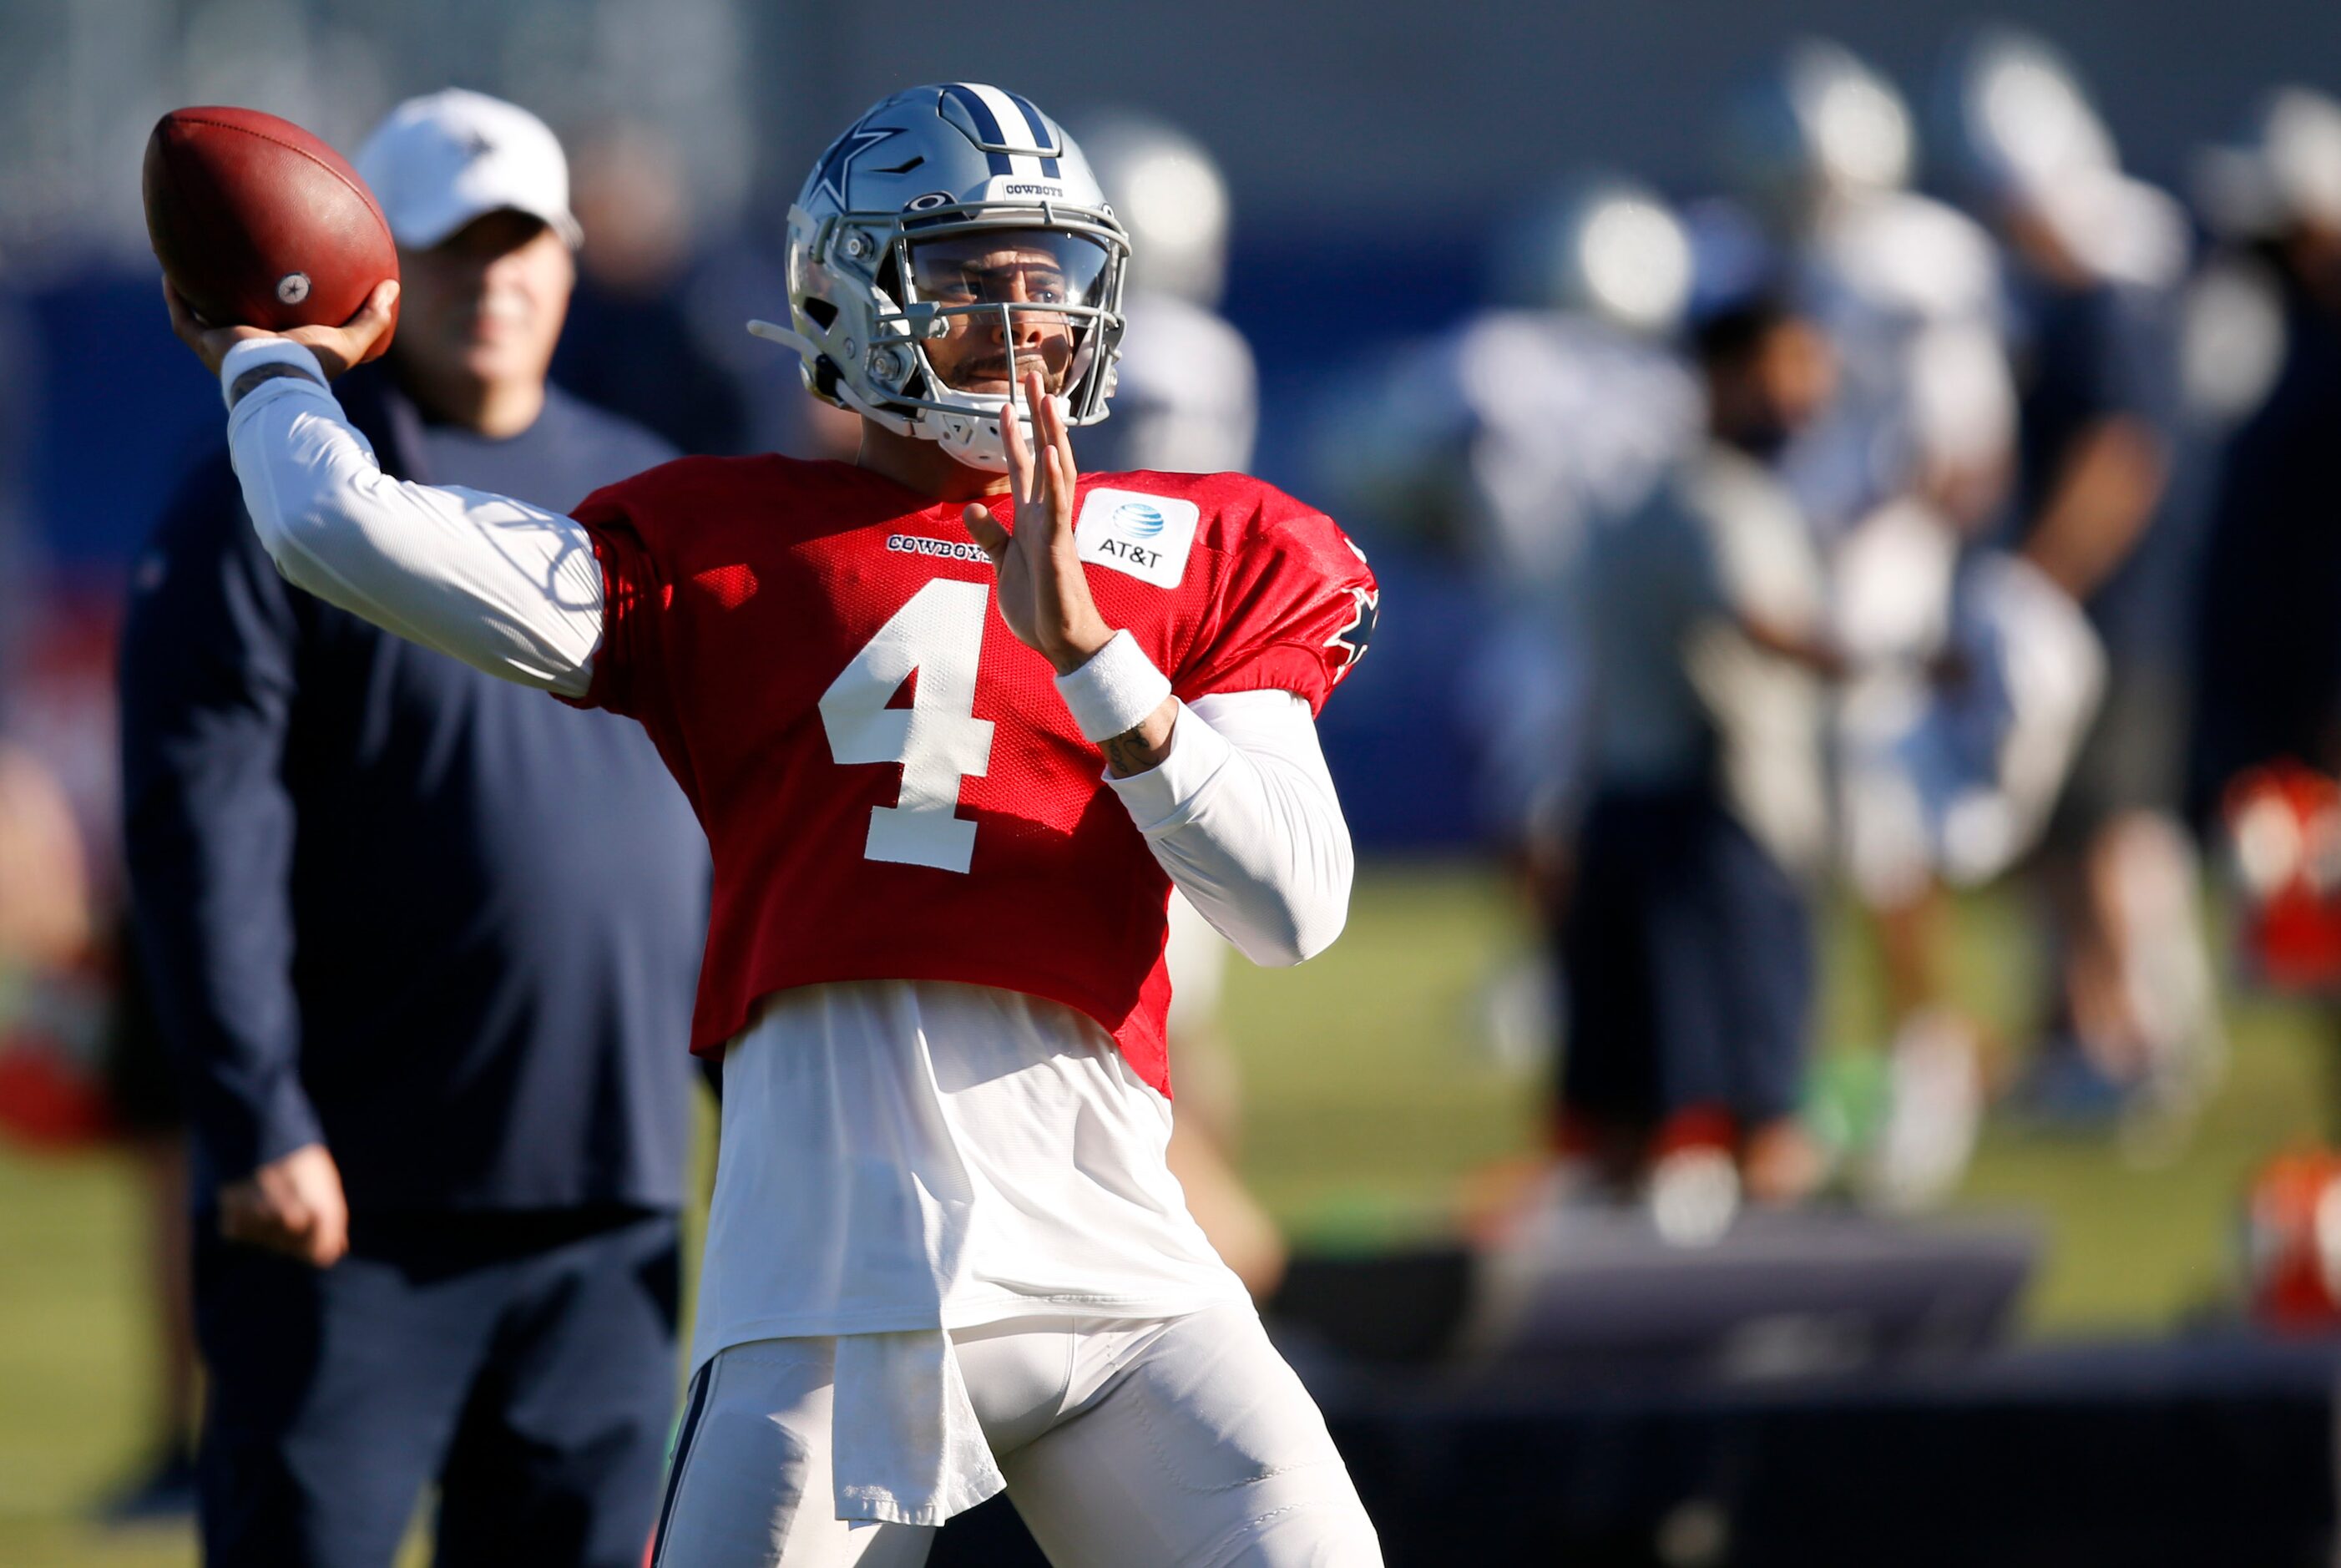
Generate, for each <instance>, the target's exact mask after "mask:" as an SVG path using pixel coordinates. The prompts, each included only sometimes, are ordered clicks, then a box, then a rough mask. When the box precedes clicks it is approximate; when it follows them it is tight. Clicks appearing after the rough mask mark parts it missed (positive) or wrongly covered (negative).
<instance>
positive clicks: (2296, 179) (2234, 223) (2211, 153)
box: [2195, 86, 2341, 240]
mask: <svg viewBox="0 0 2341 1568" xmlns="http://www.w3.org/2000/svg"><path fill="white" fill-rule="evenodd" d="M2195 185H2196V200H2197V203H2198V204H2199V205H2201V207H2202V209H2203V215H2204V217H2205V219H2206V220H2207V222H2208V223H2209V224H2210V225H2211V227H2212V228H2213V229H2214V230H2216V232H2218V233H2219V234H2221V235H2225V236H2226V237H2227V238H2230V239H2237V240H2251V239H2260V238H2266V237H2269V236H2272V235H2279V234H2282V233H2284V232H2286V231H2287V230H2290V229H2296V228H2301V227H2314V228H2319V229H2326V230H2333V231H2341V102H2336V100H2335V99H2333V98H2331V97H2329V96H2327V95H2326V94H2324V93H2321V92H2318V91H2317V90H2316V89H2315V88H2313V87H2302V86H2286V87H2279V88H2277V89H2276V91H2275V92H2273V93H2271V94H2269V95H2268V96H2267V97H2266V99H2265V100H2264V101H2263V102H2262V103H2261V105H2260V106H2259V109H2258V111H2257V113H2256V114H2255V115H2254V116H2253V119H2252V124H2251V126H2250V128H2249V130H2248V132H2247V133H2246V137H2245V140H2244V141H2243V143H2242V144H2241V145H2234V146H2226V147H2215V148H2212V149H2210V150H2208V151H2207V152H2206V153H2205V154H2204V155H2202V158H2201V160H2200V161H2199V163H2198V164H2197V168H2196V178H2195Z"/></svg>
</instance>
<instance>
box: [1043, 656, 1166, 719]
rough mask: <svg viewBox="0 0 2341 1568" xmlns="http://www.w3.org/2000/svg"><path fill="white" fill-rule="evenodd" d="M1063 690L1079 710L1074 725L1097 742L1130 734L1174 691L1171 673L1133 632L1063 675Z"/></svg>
mask: <svg viewBox="0 0 2341 1568" xmlns="http://www.w3.org/2000/svg"><path fill="white" fill-rule="evenodd" d="M1057 694H1058V695H1059V696H1061V697H1062V698H1064V699H1065V706H1067V707H1068V708H1071V710H1072V713H1073V723H1074V724H1078V725H1080V726H1081V734H1082V735H1083V736H1085V737H1086V738H1088V739H1090V740H1091V741H1099V742H1103V741H1109V740H1111V739H1112V738H1113V737H1114V736H1116V735H1122V734H1129V733H1130V732H1131V731H1132V730H1134V729H1136V728H1137V727H1138V726H1139V725H1140V724H1141V723H1143V722H1144V720H1145V718H1146V715H1147V714H1151V713H1152V712H1153V711H1154V710H1155V709H1157V708H1159V707H1161V705H1162V699H1163V698H1165V697H1167V696H1169V695H1170V677H1169V676H1167V675H1165V674H1163V673H1162V672H1161V671H1160V670H1158V669H1156V668H1155V667H1154V661H1153V660H1151V659H1150V658H1148V657H1147V656H1146V651H1145V650H1144V649H1142V648H1141V647H1140V646H1139V645H1138V639H1137V638H1135V637H1133V636H1131V634H1129V633H1128V632H1116V633H1115V634H1113V639H1112V641H1111V642H1109V643H1107V644H1106V645H1105V646H1104V647H1102V648H1100V649H1099V650H1098V651H1097V652H1096V653H1094V654H1091V655H1090V661H1089V663H1088V664H1083V665H1082V666H1081V668H1080V669H1078V670H1075V671H1074V672H1073V673H1072V674H1069V675H1059V676H1058V677H1057Z"/></svg>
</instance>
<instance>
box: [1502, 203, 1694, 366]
mask: <svg viewBox="0 0 2341 1568" xmlns="http://www.w3.org/2000/svg"><path fill="white" fill-rule="evenodd" d="M1690 285H1691V248H1690V239H1689V235H1687V234H1686V233H1685V231H1684V229H1683V225H1682V223H1681V220H1679V218H1677V217H1676V216H1675V214H1674V210H1673V209H1672V208H1671V207H1669V206H1668V205H1667V202H1666V198H1665V197H1663V196H1661V195H1659V194H1658V193H1657V192H1656V191H1653V190H1651V189H1650V188H1649V186H1647V185H1643V184H1641V183H1640V182H1639V181H1638V180H1633V179H1629V178H1627V177H1625V176H1623V175H1609V174H1590V173H1589V174H1582V175H1577V176H1575V177H1573V178H1571V179H1569V180H1568V181H1566V182H1564V183H1563V184H1561V185H1558V186H1556V187H1554V188H1553V189H1551V190H1549V191H1548V192H1546V193H1544V195H1543V196H1542V197H1541V198H1540V199H1539V201H1537V202H1536V203H1535V204H1534V205H1532V206H1530V207H1529V208H1528V209H1527V210H1525V211H1524V212H1522V213H1521V214H1520V215H1519V217H1518V218H1516V219H1515V220H1514V221H1513V222H1512V223H1511V224H1510V225H1509V226H1508V228H1507V229H1506V231H1505V234H1504V236H1503V239H1502V240H1501V242H1500V243H1499V245H1498V249H1497V263H1496V288H1497V293H1498V294H1499V295H1500V296H1501V297H1502V298H1503V299H1504V300H1505V302H1506V303H1508V304H1510V305H1519V306H1521V307H1522V308H1524V309H1528V310H1560V311H1589V312H1591V313H1592V314H1593V315H1598V316H1599V317H1600V318H1601V319H1602V320H1604V321H1607V322H1609V324H1610V325H1613V326H1616V327H1619V328H1620V329H1622V330H1624V331H1626V332H1629V333H1631V334H1633V335H1636V336H1639V337H1664V336H1666V335H1668V334H1669V333H1671V332H1673V331H1674V330H1675V328H1676V327H1677V326H1678V325H1680V324H1681V320H1682V314H1683V307H1684V305H1686V304H1687V303H1688V302H1689V298H1690Z"/></svg>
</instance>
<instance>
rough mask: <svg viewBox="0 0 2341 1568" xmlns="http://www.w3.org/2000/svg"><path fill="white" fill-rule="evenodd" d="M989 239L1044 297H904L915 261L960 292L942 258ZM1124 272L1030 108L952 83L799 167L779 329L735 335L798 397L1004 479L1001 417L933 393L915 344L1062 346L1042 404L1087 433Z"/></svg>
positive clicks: (1100, 199) (1087, 178) (1121, 238)
mask: <svg viewBox="0 0 2341 1568" xmlns="http://www.w3.org/2000/svg"><path fill="white" fill-rule="evenodd" d="M993 240H997V241H998V242H1000V243H1001V244H1004V245H1015V246H1017V247H1019V248H1021V249H1022V250H1024V251H1026V252H1028V253H1031V254H1035V255H1038V254H1040V253H1045V254H1046V255H1047V257H1048V259H1049V261H1050V263H1051V267H1052V269H1053V270H1054V272H1055V273H1056V274H1058V275H1059V276H1058V277H1057V279H1056V281H1055V282H1054V283H1053V284H1052V288H1051V297H1050V298H1048V299H1046V300H1041V299H1032V298H1022V299H1015V298H1009V297H1000V298H992V297H986V296H983V295H982V294H981V290H975V291H974V292H973V293H972V294H970V295H969V297H961V294H965V293H968V292H969V291H966V290H962V291H960V292H959V293H954V292H950V291H946V290H942V289H938V288H935V287H922V286H921V279H922V278H923V277H926V276H927V275H928V274H929V266H928V262H929V259H930V258H935V260H936V261H937V264H938V266H939V267H943V268H945V269H947V270H951V269H955V273H956V275H966V276H972V275H973V274H970V273H967V272H966V269H965V268H964V266H963V265H962V264H961V263H960V262H958V261H957V259H956V257H957V256H958V255H960V254H961V253H966V252H968V251H969V249H970V247H971V246H973V247H977V248H981V245H983V244H985V243H986V242H989V241H993ZM1129 255H1130V246H1129V240H1128V236H1127V235H1126V234H1125V233H1124V231H1123V229H1122V226H1121V224H1120V223H1119V222H1118V221H1116V219H1115V217H1114V215H1113V213H1112V211H1111V209H1110V208H1109V207H1108V206H1107V205H1106V200H1105V196H1104V194H1103V193H1102V192H1101V190H1100V189H1099V188H1098V183H1097V179H1096V177H1095V176H1094V175H1091V172H1090V165H1089V163H1088V161H1087V160H1086V159H1085V158H1083V157H1082V155H1081V148H1080V147H1078V146H1076V145H1074V144H1073V140H1072V138H1071V136H1068V135H1066V134H1065V133H1064V130H1063V128H1062V127H1061V126H1060V125H1058V124H1057V123H1056V122H1055V121H1054V120H1051V119H1050V118H1049V117H1048V116H1047V115H1043V114H1042V113H1041V111H1040V110H1039V109H1038V108H1036V107H1034V106H1033V105H1032V103H1031V100H1030V99H1027V98H1024V97H1021V96H1020V95H1017V94H1014V93H1009V92H1004V91H1002V90H1001V89H1000V88H998V87H991V86H985V85H980V84H976V83H970V82H950V83H944V84H941V85H934V86H926V87H913V88H911V89H909V90H908V91H906V92H902V93H897V94H895V95H892V97H888V98H885V99H882V100H881V101H880V102H879V103H878V105H876V106H875V107H873V108H872V109H871V110H870V112H869V113H868V114H866V115H862V117H861V118H860V119H858V120H856V121H855V122H854V123H853V125H852V126H851V127H850V128H849V129H848V130H847V131H846V132H845V134H844V135H842V136H840V137H838V138H837V140H836V141H834V142H832V143H831V144H830V146H829V148H828V150H827V151H826V152H824V153H822V155H821V158H820V161H819V162H817V163H816V164H815V165H813V169H812V174H811V175H807V176H806V178H805V183H804V188H803V190H802V191H801V192H800V193H799V194H798V195H797V199H796V204H795V205H794V206H792V207H791V208H790V210H789V244H788V288H789V308H790V313H791V316H792V328H793V330H790V329H788V328H781V327H775V326H773V325H771V324H769V323H763V322H758V323H754V324H752V326H751V330H752V331H754V332H756V333H757V335H760V336H763V337H769V338H772V339H773V340H775V341H778V342H782V343H784V344H786V345H788V346H790V347H792V348H793V349H795V350H796V352H797V353H798V355H800V356H801V357H802V359H803V360H804V375H805V384H806V385H808V386H809V387H811V388H812V392H813V394H814V395H815V396H817V397H820V398H822V399H823V400H825V401H827V402H831V403H834V404H839V405H841V406H842V407H847V408H852V409H853V410H854V411H855V412H857V413H859V414H862V415H864V416H865V417H867V418H870V419H872V420H874V421H876V422H877V423H879V424H882V425H884V426H885V427H886V428H887V429H890V430H892V431H895V432H896V433H898V434H905V435H913V436H917V437H920V438H921V439H924V440H930V441H934V442H937V443H939V444H941V446H942V447H943V449H944V450H945V451H946V452H948V453H950V454H951V456H952V457H953V458H954V459H956V460H957V461H959V462H961V463H964V464H968V465H969V466H971V467H976V468H983V469H989V470H991V471H992V472H994V473H1004V472H1005V471H1006V470H1007V466H1008V457H1007V452H1006V448H1005V446H1004V445H1003V444H1002V438H1001V426H1000V422H1001V418H1002V417H1003V415H1004V414H1005V412H1006V411H1007V410H1008V409H1009V408H1010V406H1011V404H1012V403H1014V402H1016V401H1017V400H1015V399H1012V398H1011V396H1009V395H1007V394H1005V393H992V392H985V391H971V390H962V389H961V388H960V387H956V386H953V385H950V384H949V383H948V382H947V381H946V380H945V379H944V377H943V376H942V375H941V374H939V373H938V371H937V368H936V365H935V364H934V362H933V361H932V360H931V358H930V357H929V351H928V349H927V347H926V345H927V344H929V343H930V342H937V341H940V340H946V339H950V338H951V337H952V336H953V335H954V334H956V333H959V332H961V331H965V330H978V329H977V328H975V327H973V326H971V325H970V326H963V325H961V324H962V323H963V322H967V321H969V320H970V319H971V318H981V319H982V320H985V321H990V320H994V319H1001V318H1003V317H1004V318H1007V319H1009V320H1012V321H1017V322H1031V321H1035V320H1038V321H1041V322H1045V323H1046V324H1048V325H1047V330H1050V331H1052V332H1054V331H1059V330H1062V331H1067V332H1069V333H1070V335H1071V337H1070V352H1069V357H1068V359H1067V361H1066V363H1065V364H1064V365H1062V366H1061V370H1062V377H1061V386H1060V390H1059V392H1058V394H1057V396H1058V398H1059V400H1060V401H1061V404H1063V406H1064V408H1065V410H1066V418H1067V420H1068V422H1069V423H1071V424H1075V425H1081V424H1093V423H1095V422H1096V421H1098V420H1101V419H1103V418H1104V417H1105V415H1106V399H1107V397H1108V396H1110V395H1111V393H1112V390H1113V362H1114V357H1115V355H1116V354H1117V353H1118V352H1119V350H1120V345H1121V334H1122V316H1121V294H1122V278H1123V272H1124V268H1125V265H1126V264H1127V262H1128V260H1129ZM1019 270H1021V269H1019ZM1054 368H1057V367H1052V369H1054ZM1016 417H1017V418H1019V419H1020V420H1023V421H1026V422H1028V423H1029V421H1030V420H1031V414H1030V413H1029V412H1025V411H1020V412H1019V413H1018V414H1016Z"/></svg>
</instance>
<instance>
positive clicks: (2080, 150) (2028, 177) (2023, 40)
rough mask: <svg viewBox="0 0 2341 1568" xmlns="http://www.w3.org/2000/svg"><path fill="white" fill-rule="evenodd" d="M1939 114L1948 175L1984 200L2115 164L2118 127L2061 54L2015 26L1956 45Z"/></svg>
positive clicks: (2023, 193) (2031, 192)
mask: <svg viewBox="0 0 2341 1568" xmlns="http://www.w3.org/2000/svg"><path fill="white" fill-rule="evenodd" d="M1935 121H1936V125H1935V139H1936V144H1937V152H1938V155H1939V156H1940V157H1941V159H1942V161H1943V163H1944V165H1946V167H1947V168H1948V172H1949V173H1950V174H1952V175H1954V176H1955V177H1956V178H1957V180H1958V181H1959V182H1960V183H1961V184H1963V185H1967V186H1969V187H1971V188H1973V189H1974V190H1975V191H1977V193H1978V194H1979V195H1981V196H1983V197H1984V198H1986V199H1987V200H2017V201H2027V200H2030V199H2032V198H2033V197H2034V196H2035V195H2037V193H2040V192H2042V191H2046V190H2050V189H2053V188H2055V187H2057V185H2062V184H2064V183H2066V182H2067V180H2069V179H2070V178H2071V177H2072V176H2073V175H2076V174H2084V175H2086V174H2088V173H2093V172H2097V171H2105V170H2111V169H2114V168H2116V167H2117V165H2118V160H2117V156H2116V154H2115V151H2114V139H2113V135H2112V133H2110V132H2109V131H2107V129H2106V125H2105V122H2104V121H2103V120H2101V119H2100V118H2098V116H2097V109H2096V108H2095V107H2094V106H2093V105H2091V104H2090V102H2089V95H2088V93H2087V90H2086V89H2085V88H2083V86H2082V85H2081V83H2080V79H2079V77H2078V76H2077V75H2075V74H2074V72H2073V69H2072V67H2071V66H2070V65H2068V64H2067V61H2066V59H2065V57H2064V56H2063V55H2060V54H2058V53H2057V51H2056V50H2055V49H2054V48H2052V47H2051V46H2050V45H2048V44H2047V43H2046V42H2044V41H2043V40H2041V39H2040V38H2037V37H2036V36H2034V35H2031V34H2029V33H2025V32H2021V31H2018V30H2017V29H2016V28H2013V27H2007V26H1999V25H1994V26H1989V27H1984V28H1979V29H1977V31H1975V32H1974V33H1971V34H1970V35H1968V36H1967V38H1966V39H1965V40H1964V41H1963V42H1961V43H1959V44H1958V45H1955V46H1954V47H1953V48H1952V50H1951V53H1950V55H1949V57H1948V60H1947V61H1946V62H1945V66H1944V71H1943V75H1942V77H1941V80H1940V82H1939V84H1938V93H1937V95H1936V102H1935Z"/></svg>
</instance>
